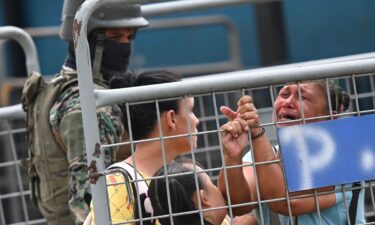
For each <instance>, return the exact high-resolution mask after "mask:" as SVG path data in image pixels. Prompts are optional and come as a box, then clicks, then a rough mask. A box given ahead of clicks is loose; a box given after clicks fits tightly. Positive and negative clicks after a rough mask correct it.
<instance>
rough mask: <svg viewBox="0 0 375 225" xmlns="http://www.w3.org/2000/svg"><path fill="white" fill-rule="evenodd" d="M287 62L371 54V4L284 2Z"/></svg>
mask: <svg viewBox="0 0 375 225" xmlns="http://www.w3.org/2000/svg"><path fill="white" fill-rule="evenodd" d="M284 16H285V22H286V28H287V30H286V31H287V34H288V38H287V40H288V45H289V54H290V61H292V62H296V61H305V60H311V59H320V58H328V57H335V56H342V55H350V54H356V53H363V52H370V51H375V41H374V40H375V1H372V0H357V1H352V0H341V1H332V0H328V1H327V0H325V1H324V0H319V1H298V0H289V1H284Z"/></svg>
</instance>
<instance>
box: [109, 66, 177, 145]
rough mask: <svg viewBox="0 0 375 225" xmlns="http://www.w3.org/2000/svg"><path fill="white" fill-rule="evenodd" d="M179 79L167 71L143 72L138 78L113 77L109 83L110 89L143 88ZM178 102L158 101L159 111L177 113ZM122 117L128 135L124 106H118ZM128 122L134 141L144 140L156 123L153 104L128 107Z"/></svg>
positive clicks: (129, 75)
mask: <svg viewBox="0 0 375 225" xmlns="http://www.w3.org/2000/svg"><path fill="white" fill-rule="evenodd" d="M180 80H181V77H180V76H179V75H177V74H175V73H172V72H169V71H149V72H143V73H141V74H139V75H138V76H135V75H133V74H127V76H126V77H115V78H113V79H112V80H111V81H110V82H109V85H110V87H111V88H124V87H135V86H144V85H151V84H162V83H169V82H177V81H180ZM178 103H179V100H168V101H160V102H159V103H158V104H159V111H160V113H163V112H165V111H168V110H174V111H176V112H177V111H178ZM120 107H121V111H122V113H123V115H124V117H123V123H124V127H125V129H126V131H127V132H128V133H129V124H128V115H127V113H126V106H125V105H124V104H123V105H120ZM129 112H130V122H131V128H132V135H133V139H134V140H140V139H144V138H146V137H147V136H148V135H149V134H150V133H151V131H152V130H153V129H154V127H155V124H156V123H157V112H156V104H155V103H145V104H136V105H130V106H129Z"/></svg>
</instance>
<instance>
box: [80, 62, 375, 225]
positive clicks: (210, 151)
mask: <svg viewBox="0 0 375 225" xmlns="http://www.w3.org/2000/svg"><path fill="white" fill-rule="evenodd" d="M374 62H375V59H374V58H371V59H365V60H353V61H345V62H338V63H337V62H336V63H322V64H315V65H312V66H295V67H289V68H288V67H287V68H284V69H283V68H282V67H279V69H272V68H271V69H261V70H258V71H257V70H254V71H252V70H248V71H239V72H236V73H226V74H221V75H216V76H213V77H208V78H192V79H189V80H185V81H182V82H178V83H168V84H160V85H154V86H152V87H150V86H144V87H133V88H126V89H117V90H96V91H95V99H96V100H95V101H96V103H95V102H93V101H91V102H90V103H91V104H92V106H93V107H95V105H97V106H98V107H101V106H106V105H110V104H118V103H125V105H126V106H127V107H131V106H132V105H136V104H141V103H145V102H153V103H155V105H158V104H159V103H160V102H162V101H165V100H168V99H181V100H184V99H186V98H187V97H190V96H193V97H195V100H196V110H195V112H196V114H197V115H198V118H199V119H200V126H199V129H198V130H199V131H198V132H189V133H186V134H184V135H182V136H186V137H189V138H191V137H192V136H195V135H196V136H198V140H199V147H198V149H197V150H194V149H191V152H190V153H188V155H189V156H190V157H191V158H192V159H193V161H195V160H196V161H200V162H201V163H203V164H204V165H205V167H206V169H205V170H204V172H207V173H208V174H210V176H211V178H213V179H215V177H216V175H217V174H218V172H219V171H220V170H221V169H222V168H223V167H224V165H223V158H222V157H223V153H222V151H223V150H222V147H221V145H220V138H219V136H220V134H219V133H220V126H219V125H220V124H223V123H224V122H225V121H226V119H225V118H224V117H223V116H222V115H220V113H219V112H218V108H219V106H220V105H229V106H232V108H236V106H235V102H230V101H228V100H227V99H228V96H236V97H237V98H238V97H239V96H241V95H243V94H244V93H246V94H251V93H252V92H253V91H256V90H259V89H264V90H268V91H269V92H270V95H271V96H272V97H271V99H270V101H273V100H274V98H275V95H276V93H277V90H278V89H279V88H280V87H282V86H283V85H284V84H286V83H289V82H301V81H306V80H323V81H325V80H328V79H330V80H331V79H332V80H335V81H336V82H338V83H340V84H342V85H343V86H344V89H345V90H346V91H347V92H349V93H350V95H351V103H352V112H351V113H347V114H345V115H364V114H369V113H374V112H375V108H374V105H373V106H372V108H365V107H361V106H360V104H359V102H360V101H361V100H363V99H364V98H370V99H371V100H372V101H373V100H374V98H375V92H374V89H372V90H371V91H370V92H368V93H357V91H356V88H357V85H356V81H357V80H358V79H363V78H367V79H369V81H370V82H371V86H372V87H373V85H374V74H375V66H374ZM347 84H349V86H346V85H347ZM230 99H233V98H230ZM207 100H210V101H207ZM82 101H85V100H84V98H82ZM86 102H89V101H86ZM208 102H212V103H213V104H207V103H208ZM156 107H157V106H156ZM159 116H160V114H159ZM261 117H263V116H262V115H261ZM93 119H95V118H93ZM90 122H91V124H92V123H93V122H94V121H90ZM84 125H85V131H86V132H87V133H85V134H86V135H88V136H90V135H92V133H91V132H90V130H89V129H91V128H89V126H88V124H87V121H85V124H84ZM260 126H264V127H266V129H267V131H266V132H267V133H269V132H270V131H271V130H273V129H275V122H274V121H273V120H272V116H270V117H269V118H268V119H267V120H263V121H262V123H261V125H260ZM179 137H181V136H179ZM170 138H178V137H176V136H174V137H166V136H163V135H161V136H160V140H162V141H163V140H166V139H170ZM88 140H89V141H91V142H93V139H89V138H88ZM156 140H159V138H156ZM147 141H155V139H152V140H141V141H132V140H130V141H128V142H124V143H118V145H131V146H132V151H134V145H135V144H137V143H139V142H147ZM274 141H275V142H274V143H277V140H274ZM111 146H113V145H111ZM101 147H102V148H106V147H110V146H104V145H103V146H101ZM90 149H93V148H88V150H90ZM133 154H134V152H133ZM88 155H94V152H90V151H89V152H88ZM90 160H96V161H98V159H97V158H92V159H90ZM150 179H153V178H150ZM163 179H167V178H166V177H163ZM99 185H103V184H101V183H99V184H96V185H95V186H99ZM107 185H108V184H107ZM103 187H106V184H105V182H104V185H103ZM371 187H373V183H372V182H371V181H369V182H367V183H366V190H367V192H368V195H369V198H368V199H367V200H366V201H367V204H366V216H367V217H368V219H369V221H373V219H374V215H375V214H374V212H375V205H374V194H373V190H372V188H371ZM105 193H106V191H103V192H101V193H100V192H99V193H95V194H94V196H93V197H94V206H95V209H97V208H98V209H99V210H95V213H96V214H97V215H98V216H97V218H98V219H100V218H102V214H104V213H108V210H103V206H104V207H106V206H105V205H107V204H106V203H105V202H102V200H101V198H103V197H104V198H105ZM97 194H99V195H100V196H97ZM289 200H290V199H288V201H289ZM105 201H107V200H106V199H105ZM266 202H267V201H259V202H251V203H249V204H260V203H266ZM268 202H269V201H268ZM228 207H229V209H231V208H233V207H236V205H231V204H229V205H228ZM237 207H238V205H237ZM212 210H213V209H212ZM99 213H101V214H99ZM188 213H189V212H188ZM190 213H191V212H190ZM178 215H181V213H180V214H178ZM174 216H175V215H174ZM146 220H147V219H146ZM146 220H145V221H146ZM128 222H129V221H128ZM130 222H134V221H130ZM98 223H100V224H110V220H107V221H102V222H98ZM369 224H371V223H369Z"/></svg>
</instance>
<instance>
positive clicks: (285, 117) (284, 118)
mask: <svg viewBox="0 0 375 225" xmlns="http://www.w3.org/2000/svg"><path fill="white" fill-rule="evenodd" d="M296 119H297V117H296V116H293V115H280V116H279V120H296Z"/></svg>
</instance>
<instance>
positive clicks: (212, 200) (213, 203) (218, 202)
mask: <svg viewBox="0 0 375 225" xmlns="http://www.w3.org/2000/svg"><path fill="white" fill-rule="evenodd" d="M196 168H197V172H199V171H202V169H201V168H200V167H198V166H197V167H196ZM199 176H200V178H201V180H202V183H203V193H204V196H201V198H202V197H203V198H204V201H205V202H206V205H207V208H217V207H223V206H226V204H225V200H224V197H223V195H222V193H221V191H220V190H219V188H217V187H216V185H215V184H214V183H213V182H212V180H211V178H210V177H209V176H208V175H207V173H199ZM197 208H198V207H197ZM226 214H227V209H226V208H222V209H216V210H212V211H211V210H210V211H205V212H204V217H205V219H206V220H207V221H209V222H211V223H212V224H213V225H220V224H221V223H222V222H223V220H224V218H225V216H226Z"/></svg>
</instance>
